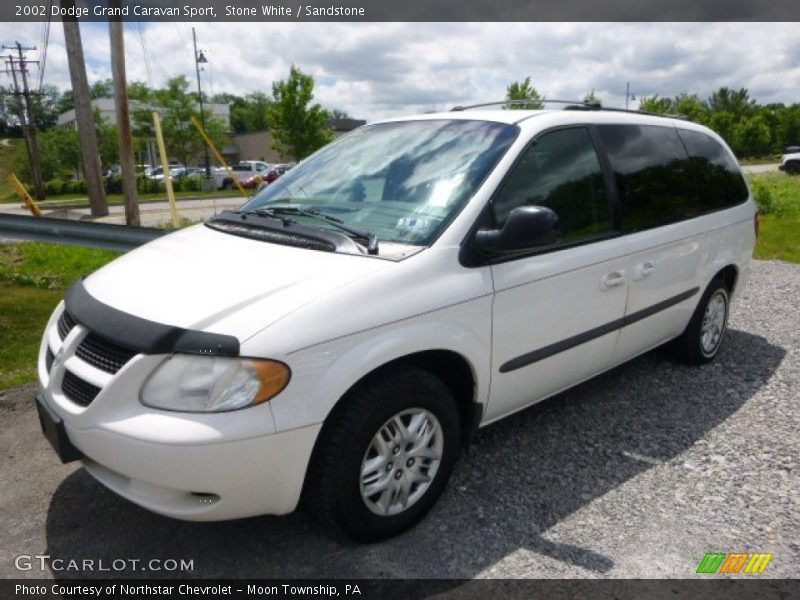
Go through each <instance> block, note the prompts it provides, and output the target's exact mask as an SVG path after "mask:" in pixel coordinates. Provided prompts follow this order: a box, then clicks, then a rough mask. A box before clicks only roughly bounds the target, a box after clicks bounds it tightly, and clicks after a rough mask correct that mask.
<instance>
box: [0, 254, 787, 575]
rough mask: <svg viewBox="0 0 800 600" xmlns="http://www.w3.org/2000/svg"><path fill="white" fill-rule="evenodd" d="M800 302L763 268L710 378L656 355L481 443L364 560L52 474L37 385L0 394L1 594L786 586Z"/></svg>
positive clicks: (499, 427) (315, 530)
mask: <svg viewBox="0 0 800 600" xmlns="http://www.w3.org/2000/svg"><path fill="white" fill-rule="evenodd" d="M798 299H800V266H799V265H789V264H785V263H778V262H756V263H755V265H754V273H753V277H752V280H751V282H750V285H749V286H748V287H747V288H746V290H745V292H744V294H743V296H742V297H741V298H740V299H739V302H738V304H737V305H736V307H735V310H734V313H733V315H732V319H731V330H730V331H729V336H728V338H727V340H726V342H725V344H724V347H723V349H722V352H721V354H720V356H719V358H718V360H717V362H715V363H714V364H712V365H710V366H707V367H703V368H699V369H698V368H689V367H683V366H679V365H676V364H674V363H671V362H669V361H668V360H666V359H665V358H664V357H663V356H662V355H661V353H659V352H653V353H650V354H648V355H646V356H643V357H640V358H639V359H637V360H635V361H633V362H631V363H629V364H627V365H625V366H622V367H620V368H618V369H616V370H614V371H613V372H611V373H607V374H605V375H603V376H600V377H598V378H596V379H594V380H593V381H590V382H588V383H586V384H584V385H582V386H580V387H578V388H576V389H574V390H572V391H569V392H567V393H565V394H562V395H560V396H559V397H557V398H554V399H552V400H550V401H547V402H544V403H542V404H539V405H537V406H536V407H533V408H531V409H529V410H526V411H523V412H522V413H520V414H518V415H516V416H514V417H511V418H509V419H506V420H505V421H503V422H501V423H498V424H496V425H493V426H490V427H488V428H486V429H484V430H482V431H481V432H480V433H479V434H478V436H477V439H476V440H475V443H474V444H473V446H471V447H470V448H469V450H468V451H467V452H466V453H465V455H464V456H463V457H462V460H461V462H460V463H459V465H458V467H457V469H456V472H455V475H454V477H453V480H452V481H451V484H450V486H449V488H448V490H447V492H446V493H445V495H444V496H443V497H442V499H441V500H440V502H439V503H438V505H437V506H436V508H435V509H434V510H433V512H432V513H431V515H430V516H429V517H428V518H427V519H426V520H425V521H423V523H421V524H420V525H419V526H418V527H417V528H415V529H414V530H412V531H410V532H408V533H406V534H404V535H402V536H400V537H398V538H396V539H393V540H390V541H388V542H384V543H381V544H375V545H369V546H358V545H355V544H351V543H349V542H346V541H342V540H341V539H338V538H334V537H331V536H329V535H328V534H327V533H326V532H325V531H324V530H322V529H320V528H319V527H318V526H317V525H315V524H314V523H313V522H312V521H310V520H309V519H308V518H307V517H306V516H305V515H303V514H294V515H291V516H288V517H261V518H254V519H246V520H240V521H233V522H226V523H183V522H179V521H174V520H171V519H167V518H162V517H159V516H156V515H153V514H151V513H149V512H146V511H144V510H142V509H140V508H138V507H136V506H134V505H132V504H130V503H128V502H127V501H125V500H122V499H120V498H118V497H117V496H115V495H114V494H112V493H111V492H108V491H106V490H105V489H104V488H103V487H101V486H100V485H99V484H97V483H95V482H94V480H93V479H92V478H91V477H90V476H88V475H87V474H86V473H85V472H83V471H82V470H77V469H76V467H75V466H73V465H66V466H63V465H60V464H59V463H58V461H57V459H56V457H55V455H54V453H53V452H52V451H51V449H50V448H49V446H48V445H47V443H46V442H45V440H44V438H43V437H42V436H41V434H40V432H39V428H38V423H37V422H36V416H35V411H34V410H33V407H32V403H31V396H32V394H33V390H34V388H33V387H32V386H25V387H22V388H16V389H13V390H7V391H6V392H0V422H2V427H1V428H0V448H2V450H1V451H0V506H2V515H3V516H2V527H0V577H14V576H20V575H23V576H31V577H41V576H45V577H52V576H56V577H74V576H90V574H88V573H83V574H82V573H80V572H78V573H76V572H58V573H53V572H51V571H45V572H44V573H41V572H38V571H29V572H27V573H22V574H21V573H18V572H17V571H16V570H15V569H14V565H13V559H14V556H15V555H17V554H23V553H24V554H50V555H51V556H52V557H61V558H65V559H70V558H92V559H101V558H102V559H104V560H105V561H107V562H108V563H110V562H111V560H113V559H115V558H142V559H150V558H184V559H193V560H194V569H195V570H194V572H192V573H187V574H186V575H190V576H194V577H219V576H227V577H245V576H249V577H316V576H320V577H321V576H325V577H448V578H475V577H480V578H485V577H541V578H558V577H637V578H645V577H692V576H693V574H694V571H695V569H696V568H697V565H698V563H699V562H700V560H701V559H702V558H703V555H704V554H705V553H706V552H709V551H722V552H740V551H744V552H747V551H763V552H772V553H774V555H775V556H774V558H773V560H772V562H771V564H770V565H769V567H768V569H767V571H766V573H765V574H764V575H763V576H765V577H796V576H797V572H798V571H797V567H798V566H800V493H798V492H800V485H798V457H800V402H798V400H799V399H800V398H799V397H798V389H800V350H798V348H800V327H798V306H797V305H798ZM127 574H128V575H133V576H142V575H151V576H153V575H156V576H157V574H153V573H138V572H132V573H127ZM99 575H102V574H99Z"/></svg>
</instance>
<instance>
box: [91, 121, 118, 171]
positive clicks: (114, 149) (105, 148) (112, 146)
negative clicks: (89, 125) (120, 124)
mask: <svg viewBox="0 0 800 600" xmlns="http://www.w3.org/2000/svg"><path fill="white" fill-rule="evenodd" d="M94 125H95V129H96V130H97V145H98V148H99V150H100V165H101V166H102V167H103V169H108V168H109V167H111V166H113V165H116V164H119V132H118V131H117V126H116V125H112V124H111V123H109V122H108V121H106V120H105V119H103V118H102V117H101V116H100V111H99V110H95V111H94Z"/></svg>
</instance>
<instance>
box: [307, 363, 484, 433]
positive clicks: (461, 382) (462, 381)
mask: <svg viewBox="0 0 800 600" xmlns="http://www.w3.org/2000/svg"><path fill="white" fill-rule="evenodd" d="M404 366H413V367H416V368H418V369H421V370H423V371H427V372H428V373H430V374H431V375H433V376H435V377H438V378H439V379H440V380H441V381H442V383H444V384H445V386H447V389H448V390H450V393H451V394H452V395H453V398H454V399H455V401H456V408H457V409H458V414H459V419H460V423H461V430H462V439H464V440H465V441H468V440H469V439H470V438H471V435H472V433H474V431H475V430H477V426H478V423H480V418H481V417H482V416H483V404H482V403H481V402H479V401H478V398H477V374H476V372H475V369H474V367H473V365H472V364H471V363H470V361H469V360H468V359H467V358H466V357H465V356H464V355H463V354H460V353H458V352H455V351H453V350H446V349H433V350H422V351H419V352H413V353H410V354H406V355H403V356H399V357H397V358H394V359H392V360H389V361H387V362H385V363H383V364H381V365H380V366H377V367H375V368H373V369H372V370H371V371H369V372H368V373H366V374H365V375H363V376H362V377H361V378H360V379H358V381H356V382H355V383H353V384H352V385H351V386H350V387H349V388H348V389H347V391H345V393H344V394H342V395H341V396H340V397H339V399H338V400H337V401H336V403H335V404H334V405H333V408H332V409H331V410H330V412H329V413H328V416H327V417H326V418H325V421H324V422H323V429H324V427H325V424H326V423H328V422H330V421H331V420H332V419H334V418H335V417H336V414H337V413H338V411H340V410H342V407H343V406H344V404H345V402H347V398H348V397H349V396H350V395H351V394H353V393H355V392H357V391H358V389H359V388H361V387H362V386H364V385H365V384H367V383H369V382H370V381H373V380H374V379H375V378H379V377H381V376H382V375H383V374H384V373H386V372H387V371H389V370H392V369H398V368H400V369H401V368H403V367H404Z"/></svg>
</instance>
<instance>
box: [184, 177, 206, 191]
mask: <svg viewBox="0 0 800 600" xmlns="http://www.w3.org/2000/svg"><path fill="white" fill-rule="evenodd" d="M202 185H203V184H202V179H201V178H200V177H198V176H196V175H193V176H191V177H183V178H181V187H182V190H181V191H184V192H199V191H200V190H201V189H202Z"/></svg>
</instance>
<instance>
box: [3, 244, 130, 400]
mask: <svg viewBox="0 0 800 600" xmlns="http://www.w3.org/2000/svg"><path fill="white" fill-rule="evenodd" d="M118 255H119V254H118V253H116V252H109V251H107V250H94V249H89V248H78V247H74V246H57V245H51V244H41V243H26V244H14V245H6V246H0V389H5V388H7V387H11V386H15V385H21V384H23V383H27V382H29V381H33V380H34V379H35V378H36V359H37V356H38V353H39V342H40V341H41V337H42V333H43V331H44V326H45V324H46V323H47V320H48V318H49V317H50V314H51V313H52V311H53V309H54V308H55V307H56V305H57V304H58V303H59V301H60V300H61V299H62V298H63V297H64V292H65V290H66V288H67V287H68V286H69V285H70V284H71V283H72V282H73V281H75V280H76V279H78V278H79V277H80V276H81V275H84V274H87V273H91V272H92V271H95V270H96V269H98V268H100V267H101V266H103V265H104V264H106V263H107V262H109V261H110V260H112V259H114V258H115V257H117V256H118Z"/></svg>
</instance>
